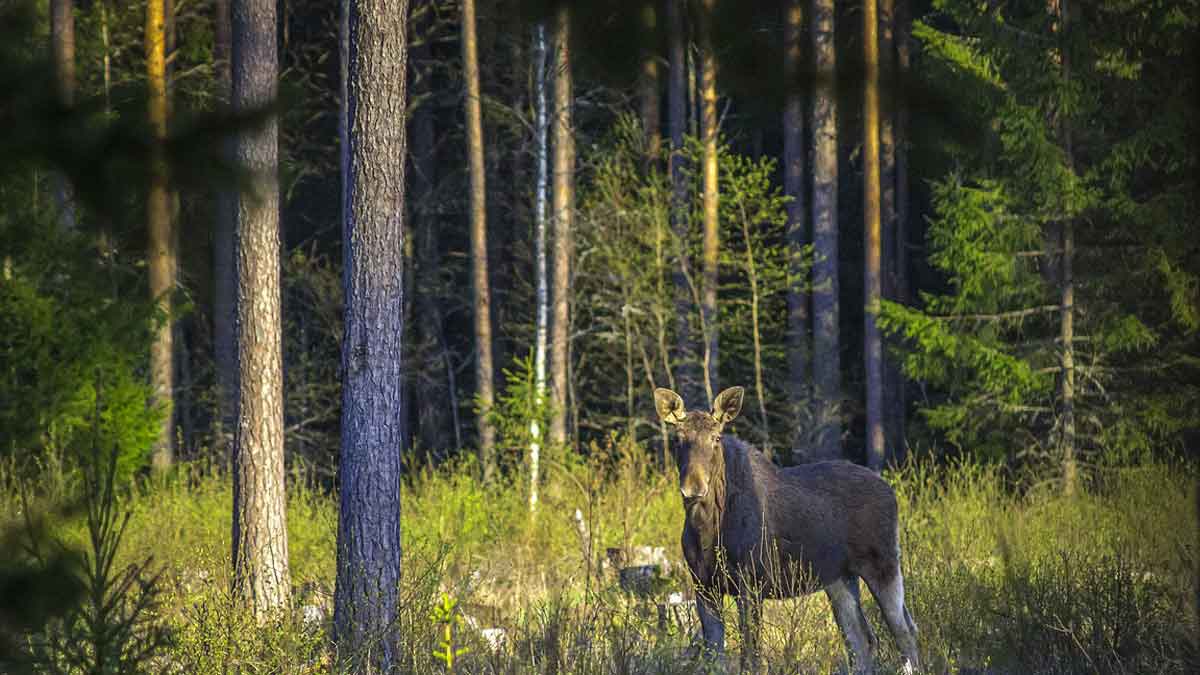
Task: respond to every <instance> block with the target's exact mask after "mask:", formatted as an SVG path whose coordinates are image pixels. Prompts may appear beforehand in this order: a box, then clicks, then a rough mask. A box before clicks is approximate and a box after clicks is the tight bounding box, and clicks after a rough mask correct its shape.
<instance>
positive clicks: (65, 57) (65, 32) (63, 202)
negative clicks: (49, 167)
mask: <svg viewBox="0 0 1200 675" xmlns="http://www.w3.org/2000/svg"><path fill="white" fill-rule="evenodd" d="M50 51H51V52H52V54H53V57H54V79H55V82H54V84H55V88H56V93H57V96H58V103H59V105H61V106H63V107H70V106H73V105H75V2H74V0H50ZM54 205H55V207H56V208H57V209H58V224H59V226H60V227H62V228H63V229H64V230H71V229H74V228H75V200H74V197H73V196H72V190H71V183H70V181H68V180H67V177H66V176H64V175H63V174H61V173H58V172H55V174H54Z"/></svg>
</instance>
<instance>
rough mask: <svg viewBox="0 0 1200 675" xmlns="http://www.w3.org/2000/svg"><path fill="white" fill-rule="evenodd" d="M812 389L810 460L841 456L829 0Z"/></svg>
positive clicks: (821, 22)
mask: <svg viewBox="0 0 1200 675" xmlns="http://www.w3.org/2000/svg"><path fill="white" fill-rule="evenodd" d="M810 20H811V21H812V44H813V65H814V68H815V72H816V82H817V86H816V87H815V88H814V90H813V104H812V105H813V112H812V125H813V130H812V135H813V141H812V143H813V168H812V171H813V190H812V229H813V265H812V312H813V384H814V385H815V386H814V388H815V389H816V399H817V401H816V403H817V416H816V423H817V426H818V429H820V441H819V443H818V447H817V452H816V453H815V454H816V457H815V459H838V458H841V456H842V440H841V438H842V423H841V412H840V407H841V400H842V367H841V347H840V344H839V342H840V341H839V332H840V319H839V316H838V314H839V305H838V302H839V300H838V286H839V284H838V220H837V218H838V206H837V190H838V152H837V150H838V148H837V53H836V50H835V47H834V11H833V0H812V11H811V19H810Z"/></svg>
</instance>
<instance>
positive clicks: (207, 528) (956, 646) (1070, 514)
mask: <svg viewBox="0 0 1200 675" xmlns="http://www.w3.org/2000/svg"><path fill="white" fill-rule="evenodd" d="M590 455H591V456H592V457H593V458H594V459H592V460H589V462H588V464H587V465H586V466H584V465H580V466H575V467H570V468H564V469H559V470H560V471H569V472H570V474H569V475H567V474H560V475H559V476H558V478H559V480H557V481H556V483H557V484H560V485H562V486H568V487H567V489H565V490H563V491H561V493H560V494H558V495H555V494H553V493H552V491H551V490H547V492H546V494H545V495H544V501H543V502H542V504H541V507H540V512H539V519H538V520H537V521H536V523H535V522H534V521H531V520H530V518H529V516H528V510H527V506H526V504H525V493H524V489H523V486H521V485H519V484H515V483H514V484H512V485H507V484H504V483H503V482H501V483H499V484H493V485H488V486H483V485H481V484H479V482H478V481H477V479H476V476H477V471H476V467H474V466H471V465H469V464H468V465H463V466H460V467H456V468H451V467H450V466H446V467H443V468H440V469H438V470H436V471H427V472H422V473H418V474H410V475H409V476H408V477H407V478H406V481H405V485H404V494H403V500H404V509H405V512H404V518H405V531H404V537H405V547H404V565H405V575H404V578H403V580H402V587H401V599H402V600H401V603H400V604H401V610H400V613H399V615H398V616H397V625H398V627H399V630H398V634H399V635H400V636H401V644H400V645H399V649H398V650H397V653H398V654H400V655H401V656H400V658H401V665H400V668H401V670H403V671H404V672H411V673H421V674H425V673H429V674H432V673H437V672H446V670H447V667H446V666H447V664H446V662H445V660H444V659H441V658H439V657H437V656H435V655H434V652H435V651H439V652H441V651H442V649H441V646H443V644H444V642H445V641H446V634H445V629H446V626H447V625H451V630H452V635H451V637H450V639H449V642H450V644H451V645H452V648H453V650H454V651H455V657H454V670H455V671H456V672H544V671H545V669H547V668H551V667H556V668H558V669H559V671H560V672H573V673H597V674H598V673H610V672H613V668H614V666H613V664H614V663H615V664H624V665H623V666H622V667H624V668H627V669H628V671H631V672H646V671H651V672H663V673H684V672H700V671H701V670H702V668H703V665H702V663H698V662H696V661H693V660H692V659H691V658H690V652H689V651H688V648H689V644H690V642H691V639H692V637H693V636H694V635H695V632H696V630H697V628H698V627H697V625H696V619H695V609H694V607H692V606H691V605H690V604H688V603H685V604H683V605H679V606H669V605H667V606H664V609H663V612H662V614H660V613H659V609H658V608H657V607H656V604H655V603H656V602H657V601H658V597H662V596H656V598H652V599H649V600H646V599H641V598H639V597H635V596H630V595H629V594H626V593H624V592H622V591H620V590H619V589H618V587H617V581H616V574H615V572H614V571H613V570H610V569H599V568H597V567H595V565H594V563H595V561H594V560H593V561H592V563H593V566H592V568H591V573H590V574H589V573H588V566H587V564H585V560H584V558H583V557H582V556H581V552H580V543H581V542H580V539H579V537H578V534H577V531H576V527H575V525H574V523H573V522H572V521H573V518H572V516H571V514H572V513H573V512H574V509H575V508H577V507H580V508H581V510H582V511H583V512H584V513H585V514H586V515H585V516H584V518H585V522H586V523H587V525H588V527H589V528H590V530H591V537H592V539H593V543H592V549H591V550H592V551H595V552H596V554H595V557H597V558H600V557H603V552H604V551H605V549H606V548H607V547H630V546H635V545H650V546H663V547H665V549H666V552H667V556H668V559H669V560H670V562H671V563H672V569H671V571H670V572H669V573H668V574H667V575H665V576H664V577H662V578H661V579H659V580H658V583H660V584H662V585H664V586H665V589H664V590H665V591H668V592H674V591H682V592H685V593H686V592H687V589H688V588H689V584H690V581H689V580H688V574H687V572H686V571H685V569H684V568H683V567H682V565H683V561H682V559H681V553H680V551H679V548H678V537H679V532H680V528H681V527H682V509H681V508H680V504H679V497H678V493H677V490H676V489H675V485H674V480H675V477H674V476H672V475H664V474H663V472H661V471H659V470H657V469H656V468H654V467H653V465H651V464H650V463H648V462H646V461H645V456H646V455H645V449H644V448H641V447H639V446H636V445H633V444H630V443H629V442H628V441H627V440H623V439H614V440H613V443H612V444H602V445H597V446H595V447H593V448H591V450H590ZM1194 469H1195V467H1193V466H1190V465H1182V464H1168V463H1156V462H1153V461H1152V462H1149V463H1147V464H1146V465H1144V466H1143V467H1141V468H1134V469H1130V468H1115V469H1104V470H1102V471H1101V472H1100V473H1099V474H1098V476H1097V479H1096V480H1095V481H1094V482H1093V484H1092V487H1091V488H1090V489H1089V490H1086V491H1082V492H1080V493H1079V494H1077V495H1075V496H1073V497H1063V496H1061V495H1059V494H1058V493H1056V492H1054V491H1050V490H1033V491H1030V492H1027V493H1025V494H1016V493H1013V492H1011V491H1010V490H1009V489H1008V488H1007V487H1006V480H1005V478H1004V474H1003V473H1002V471H1001V470H1000V469H999V468H997V467H995V466H986V465H982V464H978V463H975V462H972V461H956V462H950V463H949V464H948V465H947V466H944V467H941V468H936V467H934V466H933V465H932V464H931V463H928V462H925V463H921V464H912V465H909V466H906V467H904V468H903V469H901V470H900V471H898V472H895V473H891V474H888V475H887V478H888V480H889V481H890V482H891V483H892V484H893V485H894V487H895V488H896V491H897V495H898V497H899V503H900V514H901V530H900V537H901V548H902V550H903V553H904V556H903V565H904V574H905V587H906V592H907V593H906V595H907V598H908V603H909V606H910V609H911V610H912V613H913V616H914V619H915V621H916V623H917V625H918V626H919V627H920V629H921V632H920V645H921V650H922V656H923V657H924V660H925V661H926V662H927V664H928V665H929V667H930V669H931V671H933V672H943V671H953V672H957V671H959V670H972V669H986V668H990V669H993V670H1001V671H1005V672H1009V671H1020V672H1035V673H1042V672H1055V673H1076V672H1077V673H1124V672H1147V671H1154V672H1163V673H1183V672H1190V671H1191V670H1193V669H1194V666H1195V665H1196V660H1195V659H1196V657H1197V654H1198V652H1197V646H1198V645H1197V643H1196V641H1195V636H1196V634H1197V625H1196V623H1195V622H1196V618H1195V614H1194V613H1193V612H1192V610H1191V604H1190V603H1191V602H1192V601H1193V599H1194V597H1195V593H1196V590H1197V588H1196V583H1197V580H1196V579H1195V575H1194V570H1195V566H1196V564H1197V563H1198V562H1200V557H1198V556H1200V551H1198V550H1197V549H1196V547H1195V545H1194V542H1195V541H1196V533H1197V532H1200V523H1198V522H1197V514H1196V511H1195V497H1196V495H1195V489H1196V487H1195V485H1194V484H1193V481H1192V480H1191V479H1190V477H1191V476H1192V475H1194ZM228 481H229V478H228V477H227V476H221V475H214V474H206V473H198V474H196V475H193V476H190V477H189V480H187V481H178V482H176V483H172V484H155V485H153V486H147V487H144V488H141V489H138V490H135V491H133V492H132V493H131V494H130V495H129V496H128V498H127V499H125V500H123V502H124V505H125V507H127V508H128V509H129V511H130V512H131V514H132V515H131V516H130V519H129V521H128V526H127V529H126V530H125V536H124V538H123V539H122V545H121V547H120V548H119V549H117V550H116V551H115V557H114V560H113V566H114V569H124V568H125V566H127V565H129V564H131V563H135V564H136V563H138V562H139V561H142V560H144V559H145V556H146V554H147V553H148V552H149V551H151V550H153V551H154V552H155V559H156V560H157V561H159V564H161V565H162V566H163V574H162V577H161V579H162V582H161V583H162V585H163V588H164V594H163V595H162V596H160V597H161V601H162V602H161V604H160V606H159V609H158V611H157V614H158V615H159V616H161V617H162V618H163V619H164V620H165V621H166V622H167V625H169V626H170V628H171V630H172V634H173V637H174V640H173V642H172V644H171V645H170V646H169V647H168V648H167V650H166V651H165V652H163V653H162V654H161V656H160V657H159V658H158V659H156V660H155V661H153V663H154V664H155V667H156V668H157V672H166V673H177V672H178V673H184V672H187V673H201V674H208V673H212V674H215V673H225V672H231V671H234V670H236V671H238V672H262V673H267V672H271V673H277V672H282V673H325V672H355V671H354V670H353V669H352V668H350V669H348V670H336V669H335V666H334V665H333V664H334V663H335V662H339V661H338V660H337V659H335V656H345V655H335V654H334V652H333V648H332V647H331V646H330V643H329V640H328V638H329V631H330V628H331V625H330V613H329V610H330V607H331V606H332V603H331V597H332V590H333V579H334V573H335V572H334V565H333V557H334V551H333V548H332V547H331V546H329V545H328V542H329V541H332V539H333V537H334V533H335V531H336V509H337V504H336V498H335V496H333V495H329V494H325V493H321V492H317V491H313V490H312V489H311V488H309V487H306V484H305V483H304V481H303V480H300V479H299V478H296V479H294V480H292V481H290V482H289V487H290V490H289V506H288V516H289V518H288V525H289V540H290V541H289V543H290V544H293V545H292V546H291V547H290V553H291V556H292V561H291V562H292V567H293V570H294V571H295V574H293V579H294V583H295V588H296V591H295V593H294V595H293V607H294V612H293V613H291V614H285V615H282V616H280V617H278V618H277V619H276V620H272V621H270V622H268V623H266V624H261V625H260V624H256V623H255V622H254V619H253V617H252V616H251V614H250V612H249V610H248V608H246V607H244V606H243V605H241V603H239V602H238V601H237V600H236V599H235V598H233V597H232V595H231V594H230V592H229V588H230V586H229V564H228V546H229V540H228V538H229V528H228V523H229V512H228V509H229V503H228V499H227V497H225V495H227V494H228V490H229V482H228ZM576 485H578V486H580V487H579V488H578V489H576V488H574V487H570V486H576ZM40 492H41V491H35V494H40ZM18 502H19V497H18V496H17V494H16V493H15V492H14V491H13V490H11V489H9V488H8V487H7V486H6V487H5V489H3V490H0V514H4V516H7V518H6V520H5V521H4V522H3V523H2V524H0V527H2V528H3V529H8V528H9V527H11V526H13V525H14V516H15V514H16V513H17V511H16V509H15V508H12V507H13V506H14V505H15V504H17V503H18ZM455 504H458V505H460V506H452V505H455ZM475 514H482V515H480V516H479V517H481V518H483V520H484V521H485V522H487V523H489V524H488V525H487V526H486V527H481V526H478V525H468V526H461V527H460V526H459V525H458V523H460V522H461V519H462V518H464V517H467V516H471V517H474V516H475ZM82 520H83V517H82V515H81V514H79V515H76V516H74V517H72V516H68V517H66V518H60V519H58V520H56V521H53V522H51V523H50V526H51V527H52V529H53V530H55V532H53V536H55V537H56V538H60V539H61V540H62V541H64V542H65V543H67V544H68V545H73V544H72V542H76V541H83V539H84V538H85V537H86V527H85V524H84V523H83V522H82ZM439 521H440V522H439ZM15 524H16V525H17V527H20V525H19V523H15ZM1168 533H1175V534H1177V535H1179V536H1167V534H1168ZM864 596H865V602H866V604H865V608H866V611H867V613H868V618H869V620H870V621H871V622H872V625H873V626H874V627H875V630H876V632H877V634H878V635H879V637H880V647H881V654H880V658H881V660H882V663H881V666H882V669H883V670H885V671H887V670H889V669H891V668H896V667H898V666H899V656H898V654H897V653H896V651H895V648H894V645H893V644H892V640H891V639H890V638H889V637H888V636H887V633H886V630H885V628H884V624H883V622H882V618H881V616H880V615H879V612H878V610H877V608H876V607H875V605H874V604H873V602H872V601H871V600H870V599H869V596H867V594H864ZM447 598H450V599H451V604H452V605H453V608H452V609H448V607H447V602H446V599H447ZM439 609H440V610H441V613H440V614H439V613H438V611H439ZM765 611H766V615H765V618H766V632H765V634H764V638H763V645H764V650H765V653H764V656H765V659H766V663H767V664H768V665H769V666H770V667H771V668H772V669H775V668H780V669H784V670H789V671H790V670H796V669H797V668H799V669H800V670H803V671H805V672H808V671H814V672H828V671H831V670H835V669H837V668H838V667H839V666H840V665H842V664H843V662H844V650H843V646H842V642H841V639H840V637H839V635H838V631H837V626H836V625H835V623H834V621H833V619H832V616H831V613H830V611H829V606H828V602H827V601H826V600H825V598H824V597H823V595H821V594H817V595H813V596H810V597H807V598H802V599H796V600H787V601H769V602H768V603H767V605H766V609H765ZM723 613H724V616H725V619H726V621H727V622H728V625H729V627H730V630H729V638H730V644H729V650H730V657H729V659H730V660H729V662H728V663H720V662H718V663H715V664H710V665H711V667H713V668H717V669H719V668H721V667H730V668H733V667H736V659H737V654H738V653H739V650H740V637H739V635H738V633H737V630H736V610H735V608H734V606H733V604H732V602H727V603H726V606H725V607H724V609H723ZM433 616H438V617H442V618H439V619H431V617H433ZM446 617H449V618H446ZM486 628H497V629H502V630H503V631H504V636H503V637H501V638H494V640H495V641H493V642H489V641H488V640H487V639H485V638H484V637H483V636H482V634H481V630H482V629H486ZM464 649H465V650H467V651H465V652H464V651H461V650H464ZM354 662H355V660H354V658H353V655H351V657H350V658H347V659H346V660H345V661H341V663H350V664H352V663H354Z"/></svg>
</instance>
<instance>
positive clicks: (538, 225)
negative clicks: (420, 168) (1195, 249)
mask: <svg viewBox="0 0 1200 675" xmlns="http://www.w3.org/2000/svg"><path fill="white" fill-rule="evenodd" d="M548 66H549V64H548V63H547V61H546V25H545V24H544V23H538V25H537V26H536V27H534V35H533V78H534V80H533V81H534V84H533V90H534V91H533V96H534V99H533V100H534V116H535V122H534V124H535V126H534V134H535V136H536V138H535V139H534V143H535V146H534V152H535V154H536V164H537V171H536V174H535V178H534V180H536V181H537V182H536V184H535V185H534V205H533V221H534V226H533V229H534V241H533V246H534V255H535V259H534V266H535V270H534V275H535V276H536V277H537V298H536V302H537V319H536V320H537V325H536V327H535V336H534V355H533V369H534V378H535V387H536V396H537V400H536V401H535V406H534V407H535V409H536V410H539V411H540V410H541V409H542V406H544V405H545V402H546V338H547V331H548V328H549V319H550V287H549V286H550V284H549V279H548V275H547V269H546V201H547V199H546V197H547V194H546V193H547V192H548V191H549V189H550V186H549V154H550V145H549V138H548V132H549V123H550V121H549V113H548V107H549V102H548V100H547V96H546V70H547V68H548ZM529 437H530V438H531V439H533V440H532V442H531V443H530V444H529V510H530V512H533V511H536V510H537V501H538V476H539V472H540V470H541V451H542V429H541V427H540V425H539V424H538V420H537V418H536V417H535V418H534V419H533V421H532V422H531V423H530V425H529Z"/></svg>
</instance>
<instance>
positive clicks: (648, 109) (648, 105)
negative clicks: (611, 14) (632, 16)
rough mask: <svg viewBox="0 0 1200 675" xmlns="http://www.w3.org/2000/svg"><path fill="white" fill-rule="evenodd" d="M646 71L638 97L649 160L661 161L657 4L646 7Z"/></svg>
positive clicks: (643, 9) (650, 164)
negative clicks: (655, 6)
mask: <svg viewBox="0 0 1200 675" xmlns="http://www.w3.org/2000/svg"><path fill="white" fill-rule="evenodd" d="M642 31H643V33H642V73H641V77H640V78H639V81H638V98H639V102H640V108H641V116H642V131H643V132H644V133H645V138H646V163H647V165H648V166H654V165H656V164H657V162H658V159H659V157H660V156H661V155H662V133H661V131H660V129H659V109H658V53H657V49H656V48H657V46H658V15H657V13H656V12H655V9H654V5H646V6H645V7H643V8H642Z"/></svg>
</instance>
